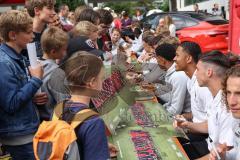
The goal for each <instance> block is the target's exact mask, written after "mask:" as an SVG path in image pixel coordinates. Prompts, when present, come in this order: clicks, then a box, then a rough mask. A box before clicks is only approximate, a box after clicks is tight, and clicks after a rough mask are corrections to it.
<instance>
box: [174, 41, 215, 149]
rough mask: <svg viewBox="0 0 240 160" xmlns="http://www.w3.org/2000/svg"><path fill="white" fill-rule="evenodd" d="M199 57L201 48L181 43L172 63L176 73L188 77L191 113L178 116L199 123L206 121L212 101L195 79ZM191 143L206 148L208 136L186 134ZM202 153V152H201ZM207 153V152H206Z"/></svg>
mask: <svg viewBox="0 0 240 160" xmlns="http://www.w3.org/2000/svg"><path fill="white" fill-rule="evenodd" d="M200 55H201V48H200V46H199V45H198V44H196V43H194V42H183V43H182V44H181V45H179V46H178V48H177V51H176V56H175V58H174V61H175V63H176V70H177V71H184V72H185V73H186V75H187V76H188V77H189V80H188V83H187V89H188V92H189V94H190V97H191V113H189V114H183V115H178V116H177V117H183V118H185V119H187V120H189V121H193V122H195V123H201V122H204V121H206V120H207V105H208V103H209V102H211V101H212V94H211V93H210V91H209V89H208V88H207V87H200V86H199V84H198V81H197V79H196V68H197V67H196V66H197V62H198V59H199V57H200ZM187 136H188V138H189V140H190V141H191V142H193V141H196V143H198V145H200V144H201V145H203V146H207V142H206V141H205V139H206V138H207V137H208V134H202V133H187ZM202 152H204V151H202ZM207 152H208V150H207Z"/></svg>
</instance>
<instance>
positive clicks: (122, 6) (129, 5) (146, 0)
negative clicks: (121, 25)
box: [104, 0, 154, 15]
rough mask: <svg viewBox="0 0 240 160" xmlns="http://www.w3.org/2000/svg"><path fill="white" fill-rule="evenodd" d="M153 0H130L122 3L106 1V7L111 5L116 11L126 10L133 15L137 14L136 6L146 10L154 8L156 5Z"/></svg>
mask: <svg viewBox="0 0 240 160" xmlns="http://www.w3.org/2000/svg"><path fill="white" fill-rule="evenodd" d="M152 1H153V0H140V1H138V2H131V1H129V2H120V3H116V2H115V3H114V2H108V3H104V7H110V8H111V9H113V10H114V11H115V12H116V13H121V12H122V11H126V12H128V13H129V14H130V15H133V14H135V9H136V8H139V9H141V10H143V11H144V12H145V11H146V10H150V9H153V8H154V6H153V5H152Z"/></svg>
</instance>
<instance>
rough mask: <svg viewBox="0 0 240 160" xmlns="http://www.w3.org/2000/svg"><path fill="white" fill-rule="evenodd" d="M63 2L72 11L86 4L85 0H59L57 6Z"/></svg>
mask: <svg viewBox="0 0 240 160" xmlns="http://www.w3.org/2000/svg"><path fill="white" fill-rule="evenodd" d="M61 4H67V5H68V6H69V9H70V10H71V11H74V10H75V8H77V7H78V6H80V5H84V4H85V3H84V0H57V3H56V7H57V8H58V7H59V6H60V5H61Z"/></svg>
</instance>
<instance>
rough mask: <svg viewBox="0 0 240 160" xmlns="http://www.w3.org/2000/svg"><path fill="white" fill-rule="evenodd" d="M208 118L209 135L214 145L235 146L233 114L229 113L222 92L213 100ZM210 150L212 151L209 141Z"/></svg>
mask: <svg viewBox="0 0 240 160" xmlns="http://www.w3.org/2000/svg"><path fill="white" fill-rule="evenodd" d="M207 116H208V134H209V137H210V138H211V139H212V141H213V144H214V145H215V146H217V145H218V144H219V143H220V144H223V143H226V144H227V146H233V145H234V136H233V130H232V123H233V118H232V116H231V113H230V112H229V111H227V108H226V105H225V104H224V103H223V101H222V90H220V91H219V92H218V93H217V95H216V96H215V97H214V98H213V101H212V103H211V104H210V108H209V109H208V111H207ZM207 142H208V149H209V150H211V149H212V147H211V145H210V142H209V139H207Z"/></svg>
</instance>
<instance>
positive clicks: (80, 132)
mask: <svg viewBox="0 0 240 160" xmlns="http://www.w3.org/2000/svg"><path fill="white" fill-rule="evenodd" d="M65 106H66V107H65V108H64V113H66V114H65V115H64V117H63V119H66V116H68V115H67V113H68V112H67V110H69V111H71V113H77V112H79V111H81V110H82V109H84V108H87V106H86V105H85V104H82V103H75V102H66V104H65ZM75 131H76V135H77V143H78V147H79V152H80V157H81V159H84V160H107V159H110V153H109V150H108V141H107V136H106V133H105V124H104V121H103V120H102V119H101V118H100V117H98V116H94V117H91V118H89V119H87V120H86V121H84V122H83V123H82V124H81V125H80V126H79V127H77V128H76V130H75Z"/></svg>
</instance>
